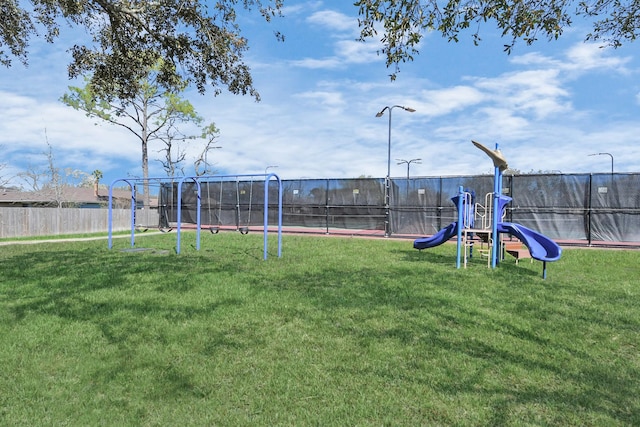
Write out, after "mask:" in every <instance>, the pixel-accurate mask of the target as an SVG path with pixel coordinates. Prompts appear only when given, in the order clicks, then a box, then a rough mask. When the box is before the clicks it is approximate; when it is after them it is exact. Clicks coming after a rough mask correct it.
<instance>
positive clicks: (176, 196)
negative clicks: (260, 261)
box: [108, 173, 282, 260]
mask: <svg viewBox="0 0 640 427" xmlns="http://www.w3.org/2000/svg"><path fill="white" fill-rule="evenodd" d="M256 177H264V216H263V233H264V247H263V253H264V255H263V257H264V259H265V260H266V259H267V242H268V230H269V227H268V225H269V182H270V181H271V179H272V178H274V179H275V180H276V184H277V190H278V228H277V234H278V257H281V256H282V181H281V180H280V177H278V175H276V174H274V173H269V174H244V175H211V176H189V177H183V178H181V179H179V180H177V179H175V178H174V179H167V178H148V179H147V180H144V179H137V178H136V179H128V178H121V179H116V180H115V181H113V182H112V183H111V185H110V186H109V219H108V228H109V231H108V234H109V235H108V244H109V249H111V248H112V247H113V240H112V238H113V237H112V234H113V212H112V209H113V205H114V203H113V188H114V186H115V185H117V184H120V185H122V184H123V183H124V184H126V185H128V186H129V188H130V189H131V247H134V246H135V231H136V229H137V228H139V227H137V226H136V211H137V210H138V207H139V205H140V203H139V200H137V197H138V193H137V191H136V188H137V187H138V186H139V185H144V186H145V188H149V183H150V182H161V183H162V184H161V186H160V192H159V194H158V208H159V209H158V211H159V215H158V221H159V224H160V226H165V225H166V227H168V228H174V227H175V229H176V253H178V254H179V253H180V246H181V231H182V226H183V209H184V208H185V205H184V203H183V193H184V191H185V190H184V189H183V187H184V184H185V183H186V182H189V183H190V184H192V185H191V186H189V190H190V191H193V192H195V194H196V205H195V215H196V218H195V221H193V220H192V221H191V222H192V223H193V222H195V224H196V250H200V235H201V233H200V231H201V228H202V221H201V207H202V204H201V200H202V184H209V183H211V182H215V181H219V182H220V183H221V186H220V191H221V192H222V183H223V182H228V181H231V180H235V182H236V188H239V180H240V178H246V179H248V180H250V184H249V201H248V216H247V222H246V224H247V225H246V226H244V225H243V226H241V225H240V224H241V223H240V221H241V217H240V214H241V204H240V195H239V194H240V192H239V191H238V193H237V194H238V195H237V196H236V212H237V217H236V229H237V230H238V231H240V232H241V233H243V234H246V233H247V232H248V230H249V228H248V224H249V222H250V220H251V217H250V215H251V208H252V205H253V200H252V197H253V181H254V178H256ZM208 189H209V187H208V186H207V190H208ZM163 191H164V193H163ZM144 194H147V195H148V194H149V193H148V192H146V193H144ZM221 194H222V193H221ZM220 197H221V196H220ZM145 198H146V199H148V196H145ZM162 206H164V208H163V207H162ZM208 207H209V209H211V206H210V204H209V205H208ZM163 211H164V214H163ZM169 211H171V212H172V214H174V215H171V216H169V215H168V212H169ZM172 218H175V220H176V222H175V226H173V225H172V226H171V227H169V224H170V222H169V219H172ZM209 218H211V215H209ZM219 219H220V218H219V216H218V222H219ZM209 229H210V231H211V232H212V233H214V232H217V231H218V229H219V228H215V231H214V226H213V225H211V226H210V228H209Z"/></svg>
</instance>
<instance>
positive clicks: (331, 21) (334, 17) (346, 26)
mask: <svg viewBox="0 0 640 427" xmlns="http://www.w3.org/2000/svg"><path fill="white" fill-rule="evenodd" d="M307 22H309V23H311V24H315V25H319V26H322V27H326V29H327V30H328V31H346V32H350V33H353V31H354V29H357V28H358V21H357V20H356V19H354V18H353V17H350V16H347V15H345V14H343V13H340V12H336V11H333V10H322V11H318V12H315V13H313V14H311V15H310V16H309V17H308V18H307ZM330 35H331V34H330Z"/></svg>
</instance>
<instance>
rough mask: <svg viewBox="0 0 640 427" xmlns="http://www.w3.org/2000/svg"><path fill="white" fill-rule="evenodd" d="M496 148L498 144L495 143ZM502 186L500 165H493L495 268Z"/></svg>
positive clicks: (492, 236) (493, 244) (493, 256)
mask: <svg viewBox="0 0 640 427" xmlns="http://www.w3.org/2000/svg"><path fill="white" fill-rule="evenodd" d="M496 150H498V144H496ZM501 187H502V171H501V170H500V167H498V166H496V167H495V173H494V178H493V220H492V224H491V239H492V244H491V268H496V265H497V263H498V246H499V245H498V240H499V239H498V221H500V209H499V205H500V192H501V191H502V190H501Z"/></svg>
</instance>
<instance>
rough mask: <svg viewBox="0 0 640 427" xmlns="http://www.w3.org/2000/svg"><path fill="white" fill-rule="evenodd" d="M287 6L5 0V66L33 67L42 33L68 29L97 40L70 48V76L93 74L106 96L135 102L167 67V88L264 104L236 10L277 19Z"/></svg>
mask: <svg viewBox="0 0 640 427" xmlns="http://www.w3.org/2000/svg"><path fill="white" fill-rule="evenodd" d="M281 7H282V0H242V1H237V0H216V1H202V0H29V1H21V0H2V1H0V16H2V19H0V63H2V64H4V65H6V66H10V65H11V62H12V59H16V58H17V59H18V60H20V61H21V62H23V63H27V60H28V48H29V39H30V37H32V36H34V35H35V36H38V35H40V34H43V35H44V38H45V39H46V40H47V41H49V42H54V41H55V39H56V38H57V37H58V36H59V34H60V31H61V30H64V29H65V28H66V27H67V26H71V27H80V28H82V29H84V30H85V31H86V32H87V33H88V36H89V37H88V39H87V42H86V43H84V44H77V45H74V46H70V51H71V54H72V56H73V59H72V61H71V63H70V64H69V77H71V78H74V77H78V76H81V75H90V76H91V82H90V84H91V86H92V90H93V91H94V93H96V94H98V95H100V96H102V97H107V96H110V97H114V98H118V99H127V98H128V99H130V98H133V97H135V95H136V94H138V93H139V92H140V90H139V87H138V85H139V82H140V81H141V80H142V79H143V78H144V73H146V70H147V67H148V66H149V65H150V64H156V63H159V62H161V63H162V67H161V69H160V70H159V72H158V83H159V84H160V85H162V86H163V87H165V88H167V89H170V88H173V87H175V86H176V85H178V86H179V85H181V84H182V82H183V81H185V80H186V81H188V82H189V83H190V84H194V85H195V86H196V87H197V88H198V90H199V91H200V92H201V93H202V92H205V90H206V87H207V86H211V87H212V88H213V91H214V93H216V94H217V93H219V92H221V90H222V89H224V88H226V89H228V90H229V91H230V92H232V93H234V94H243V95H244V94H250V95H252V96H254V97H255V98H256V99H258V98H259V95H258V93H257V92H256V90H255V89H254V87H253V83H252V79H251V75H250V72H249V68H248V67H247V65H246V64H245V63H244V62H243V53H244V52H245V51H246V49H247V40H246V39H245V38H244V37H242V35H241V32H240V28H239V26H238V24H237V22H236V11H237V9H242V8H245V9H249V10H251V9H257V10H258V11H259V13H260V14H261V15H262V16H263V17H264V18H265V19H266V20H267V21H270V20H271V18H272V17H273V16H276V15H279V13H280V9H281ZM276 36H277V37H281V36H280V34H278V33H276Z"/></svg>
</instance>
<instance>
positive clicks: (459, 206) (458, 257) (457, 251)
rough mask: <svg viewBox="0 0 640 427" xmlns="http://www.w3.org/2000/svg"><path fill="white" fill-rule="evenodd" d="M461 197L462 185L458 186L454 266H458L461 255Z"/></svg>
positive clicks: (462, 192)
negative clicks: (456, 245) (456, 246)
mask: <svg viewBox="0 0 640 427" xmlns="http://www.w3.org/2000/svg"><path fill="white" fill-rule="evenodd" d="M463 198H464V189H463V188H462V185H461V186H459V187H458V237H457V240H458V248H457V250H456V268H460V256H461V252H462V251H461V249H462V227H463V221H464V214H463V212H462V210H463V209H464V206H463Z"/></svg>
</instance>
